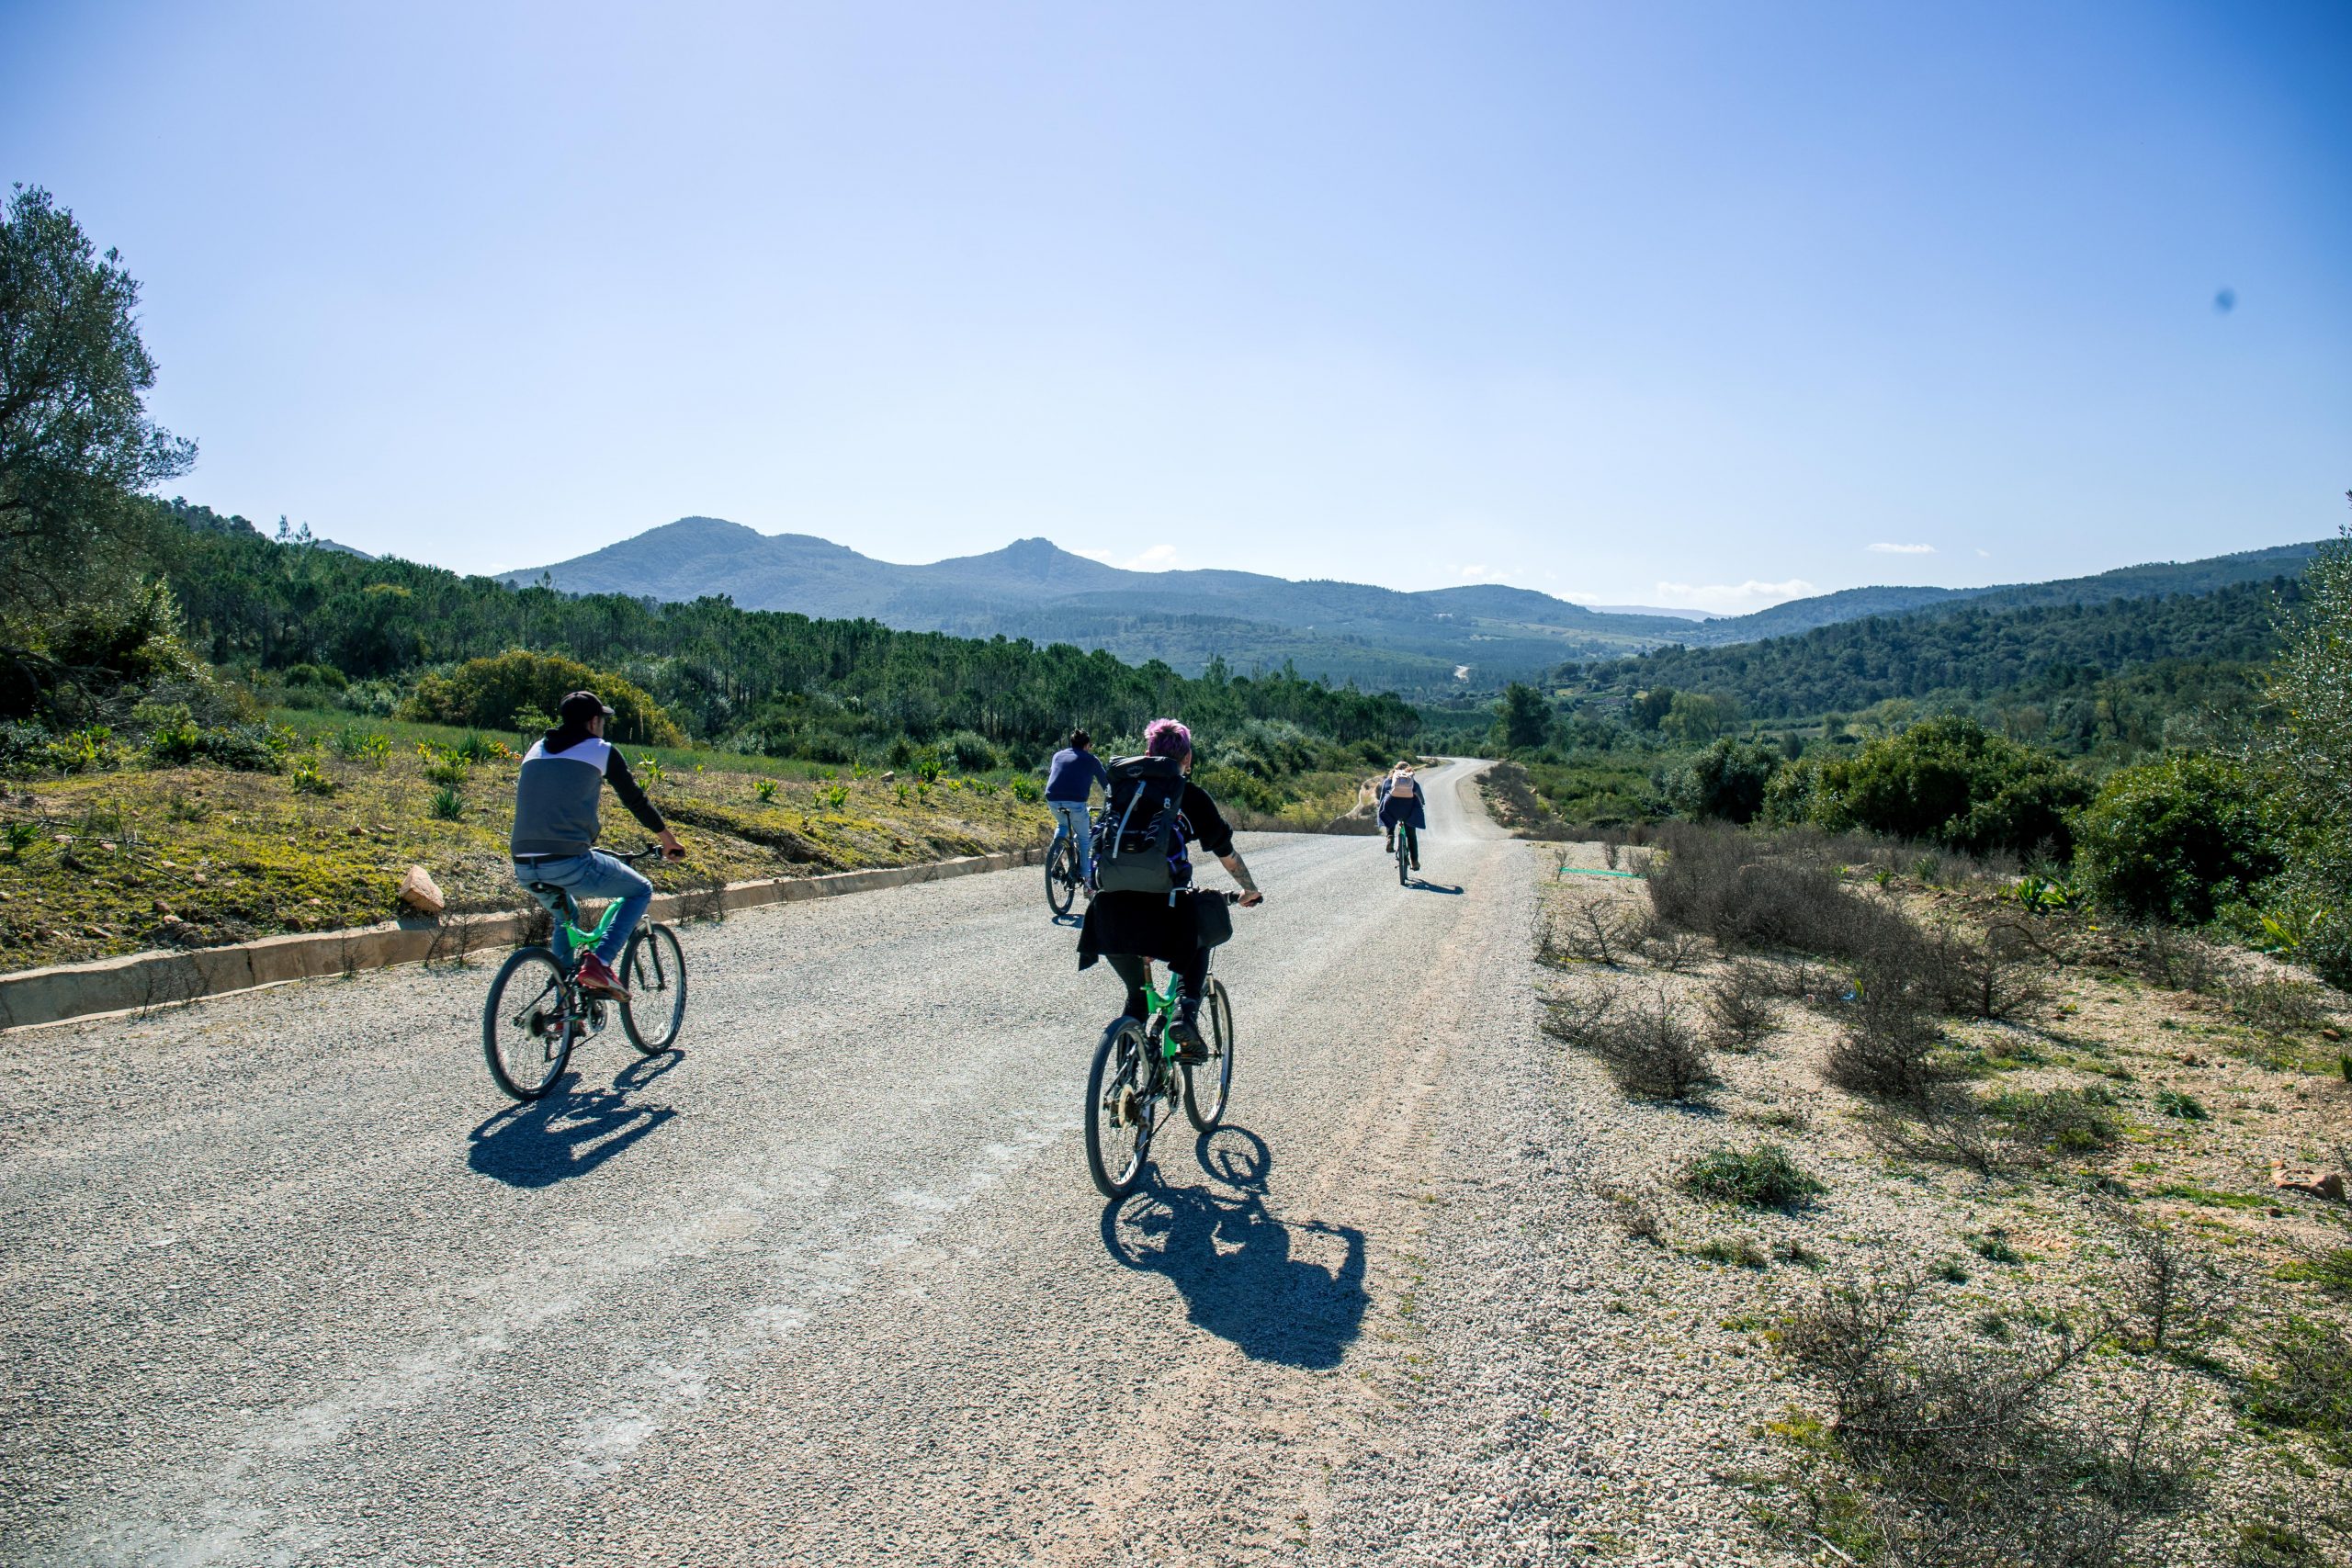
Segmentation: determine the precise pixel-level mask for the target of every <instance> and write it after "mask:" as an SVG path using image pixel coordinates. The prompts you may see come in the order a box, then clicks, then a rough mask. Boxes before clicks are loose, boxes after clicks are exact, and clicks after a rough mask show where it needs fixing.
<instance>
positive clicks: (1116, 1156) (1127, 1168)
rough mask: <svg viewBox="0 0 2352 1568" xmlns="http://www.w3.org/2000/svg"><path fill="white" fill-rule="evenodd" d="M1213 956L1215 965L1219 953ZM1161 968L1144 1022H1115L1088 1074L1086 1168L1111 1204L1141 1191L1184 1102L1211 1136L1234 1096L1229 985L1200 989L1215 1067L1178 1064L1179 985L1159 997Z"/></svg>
mask: <svg viewBox="0 0 2352 1568" xmlns="http://www.w3.org/2000/svg"><path fill="white" fill-rule="evenodd" d="M1219 897H1223V898H1224V899H1225V901H1226V902H1227V903H1228V904H1238V903H1239V902H1240V901H1241V895H1239V894H1238V893H1226V894H1222V895H1219ZM1210 952H1211V954H1212V961H1214V954H1215V952H1216V950H1215V949H1214V948H1212V949H1211V950H1210ZM1158 967H1159V966H1158V965H1157V964H1148V965H1147V966H1146V968H1145V971H1144V1017H1143V1018H1142V1019H1141V1020H1140V1021H1138V1020H1136V1019H1132V1018H1127V1017H1125V1016H1124V1015H1123V1016H1121V1017H1119V1018H1115V1019H1114V1020H1112V1021H1111V1023H1110V1025H1109V1026H1108V1027H1107V1028H1105V1029H1104V1030H1103V1038H1102V1040H1101V1041H1100V1042H1099V1043H1097V1044H1096V1045H1095V1047H1094V1062H1093V1065H1092V1066H1091V1067H1089V1068H1088V1069H1087V1074H1086V1168H1087V1172H1088V1174H1089V1175H1091V1176H1092V1177H1093V1178H1094V1185H1095V1188H1096V1190H1099V1191H1100V1192H1101V1193H1102V1194H1103V1196H1104V1197H1105V1198H1124V1197H1125V1196H1126V1195H1127V1194H1128V1193H1130V1192H1132V1191H1134V1190H1135V1186H1136V1179H1137V1178H1139V1177H1140V1176H1141V1175H1142V1174H1143V1165H1144V1161H1145V1159H1146V1158H1147V1157H1148V1156H1149V1155H1150V1153H1151V1139H1152V1134H1154V1133H1156V1132H1158V1131H1159V1126H1160V1124H1161V1123H1162V1122H1165V1121H1166V1120H1167V1119H1168V1118H1169V1117H1170V1116H1171V1115H1173V1114H1174V1112H1175V1109H1176V1102H1177V1100H1179V1099H1181V1100H1183V1102H1184V1114H1185V1115H1186V1116H1187V1117H1188V1118H1190V1119H1191V1121H1192V1123H1193V1127H1194V1128H1195V1129H1196V1130H1198V1131H1200V1132H1203V1133H1209V1132H1214V1131H1216V1126H1217V1123H1218V1122H1221V1121H1223V1120H1224V1118H1225V1105H1226V1100H1227V1096H1228V1095H1229V1094H1231V1092H1232V1089H1233V998H1231V997H1229V996H1228V995H1227V993H1226V989H1225V986H1224V984H1223V982H1221V981H1219V980H1218V979H1217V978H1216V976H1208V978H1207V979H1205V980H1204V982H1203V983H1202V986H1201V1011H1200V1027H1201V1037H1202V1042H1203V1043H1204V1044H1205V1045H1206V1046H1207V1047H1208V1053H1209V1059H1208V1060H1207V1061H1205V1062H1179V1061H1178V1060H1177V1057H1176V1052H1177V1046H1176V1042H1175V1041H1173V1040H1171V1039H1170V1038H1169V1037H1168V1026H1169V1025H1170V1023H1172V1022H1174V1021H1175V1019H1176V977H1175V976H1173V975H1170V976H1169V979H1168V987H1167V989H1165V990H1162V989H1160V988H1159V987H1157V986H1155V985H1153V984H1152V983H1151V977H1152V976H1153V975H1154V974H1155V973H1156V972H1157V969H1158ZM1179 1067H1182V1069H1183V1070H1182V1072H1181V1073H1180V1072H1178V1071H1177V1069H1178V1068H1179Z"/></svg>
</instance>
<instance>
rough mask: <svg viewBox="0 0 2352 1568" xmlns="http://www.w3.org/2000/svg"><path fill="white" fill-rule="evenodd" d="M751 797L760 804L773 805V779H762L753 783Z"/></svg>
mask: <svg viewBox="0 0 2352 1568" xmlns="http://www.w3.org/2000/svg"><path fill="white" fill-rule="evenodd" d="M752 798H753V799H754V800H757V801H758V802H759V803H760V804H761V805H762V806H773V805H775V780H774V779H762V780H761V781H760V782H759V783H757V784H753V785H752Z"/></svg>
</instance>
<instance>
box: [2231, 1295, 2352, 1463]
mask: <svg viewBox="0 0 2352 1568" xmlns="http://www.w3.org/2000/svg"><path fill="white" fill-rule="evenodd" d="M2262 1359H2263V1360H2264V1362H2265V1363H2266V1365H2265V1366H2264V1367H2263V1369H2262V1371H2260V1372H2259V1373H2257V1374H2256V1376H2255V1377H2254V1378H2252V1379H2251V1380H2249V1381H2248V1382H2247V1383H2246V1386H2245V1393H2243V1394H2242V1395H2241V1396H2240V1400H2239V1408H2240V1409H2241V1410H2243V1411H2244V1412H2245V1415H2246V1416H2247V1417H2248V1418H2250V1419H2252V1420H2254V1421H2256V1422H2259V1423H2260V1424H2262V1425H2264V1426H2267V1427H2292V1428H2295V1429H2298V1430H2301V1431H2304V1432H2308V1433H2310V1434H2311V1436H2312V1438H2314V1439H2316V1440H2317V1441H2318V1442H2319V1444H2320V1446H2321V1447H2322V1448H2324V1450H2327V1452H2328V1454H2329V1455H2330V1457H2332V1458H2333V1459H2335V1461H2336V1462H2337V1463H2339V1464H2352V1340H2347V1339H2346V1337H2345V1334H2344V1331H2343V1330H2342V1329H2341V1328H2338V1327H2336V1326H2335V1325H2333V1324H2328V1323H2322V1322H2317V1321H2315V1320H2313V1319H2311V1318H2307V1317H2299V1316H2298V1317H2290V1318H2288V1319H2287V1320H2286V1322H2285V1323H2284V1324H2283V1325H2280V1326H2279V1327H2278V1329H2277V1330H2276V1331H2275V1332H2274V1333H2272V1334H2271V1336H2270V1337H2269V1339H2268V1341H2267V1343H2266V1344H2265V1345H2263V1347H2262Z"/></svg>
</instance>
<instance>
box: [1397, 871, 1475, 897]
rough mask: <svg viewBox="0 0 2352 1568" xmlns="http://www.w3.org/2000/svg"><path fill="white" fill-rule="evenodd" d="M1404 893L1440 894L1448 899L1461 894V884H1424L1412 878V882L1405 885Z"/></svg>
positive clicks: (1416, 878) (1417, 878)
mask: <svg viewBox="0 0 2352 1568" xmlns="http://www.w3.org/2000/svg"><path fill="white" fill-rule="evenodd" d="M1405 891H1406V892H1408V893H1442V894H1445V895H1446V896H1447V897H1460V896H1461V893H1462V884H1460V883H1458V882H1453V883H1445V882H1424V881H1422V880H1421V879H1420V878H1419V877H1418V876H1417V877H1415V878H1413V880H1412V881H1410V882H1408V883H1407V884H1405Z"/></svg>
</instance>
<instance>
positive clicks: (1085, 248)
mask: <svg viewBox="0 0 2352 1568" xmlns="http://www.w3.org/2000/svg"><path fill="white" fill-rule="evenodd" d="M0 48H5V49H6V51H7V53H8V54H9V56H10V57H11V58H12V59H15V60H16V61H17V62H18V69H17V72H15V73H13V77H12V92H11V94H10V95H9V96H7V98H6V100H5V101H4V102H0V147H5V148H6V151H7V159H6V171H7V177H8V178H10V179H12V180H20V181H23V182H26V183H28V184H38V185H40V186H46V187H47V188H48V189H50V190H51V192H52V193H54V195H55V197H57V199H58V200H59V201H60V202H61V203H62V205H64V206H66V207H69V208H71V209H73V210H74V212H75V213H76V214H77V216H78V217H79V218H80V220H82V222H83V224H84V226H85V229H86V230H87V231H88V232H89V233H90V234H91V236H92V237H93V239H94V240H95V241H96V243H97V244H98V245H99V246H100V247H101V248H104V247H107V246H116V247H119V249H120V251H121V253H122V255H123V259H124V261H125V264H126V265H128V266H129V268H130V271H131V272H132V273H133V274H134V276H138V277H139V278H140V279H141V282H142V283H143V284H144V286H145V294H144V299H143V302H142V310H141V321H142V330H143V332H144V333H145V336H146V340H147V342H148V344H149V346H150V347H151V349H152V350H153V353H154V355H155V356H156V358H157V359H158V361H159V362H160V365H161V380H160V383H159V386H158V388H157V390H156V394H155V398H154V401H153V408H154V412H156V414H157V415H158V417H159V418H160V419H161V420H162V421H163V422H164V423H165V424H167V425H169V426H170V427H171V428H172V429H173V430H175V432H177V433H180V434H187V435H189V436H193V437H195V438H196V439H197V440H198V442H199V443H200V444H201V446H202V458H201V461H200V463H199V465H198V468H197V469H196V471H195V472H194V473H193V474H191V475H190V476H189V477H188V478H187V479H186V480H184V481H182V482H180V483H179V484H176V485H175V486H174V487H173V488H174V489H175V490H176V491H179V492H180V493H184V494H186V495H187V497H188V498H189V499H191V500H194V501H198V502H204V503H206V504H209V505H212V506H214V507H217V508H219V509H220V510H221V511H224V512H234V513H243V514H244V515H246V516H248V517H251V518H253V519H254V521H255V522H256V523H260V524H263V525H274V524H275V521H276V519H277V517H278V516H279V515H280V514H284V515H287V516H288V517H289V518H291V519H292V520H293V521H294V522H296V523H298V524H300V523H307V524H308V525H311V527H312V528H313V529H315V530H316V531H317V532H318V533H320V534H321V535H323V536H329V537H333V538H334V539H337V540H339V541H342V542H344V543H346V544H349V545H351V546H353V547H356V548H360V549H364V550H368V551H370V552H371V553H387V552H390V553H398V554H401V555H406V556H410V557H413V558H418V559H424V560H432V561H435V562H438V563H440V564H444V565H448V566H452V567H456V568H458V569H459V570H476V571H479V570H491V569H492V568H503V569H512V568H515V567H516V566H532V565H538V564H543V563H546V562H548V561H553V560H559V559H563V558H570V557H573V556H577V555H581V554H583V553H586V552H588V551H590V550H593V549H594V548H596V547H600V546H603V545H606V544H610V543H613V542H615V541H616V540H619V539H621V538H625V537H628V536H632V535H635V534H638V533H640V532H642V531H644V530H645V529H646V528H648V527H650V526H655V525H658V524H659V523H661V522H664V521H668V520H671V519H674V518H676V517H680V516H684V515H694V514H705V515H713V516H720V517H727V518H730V519H732V520H735V521H738V522H741V523H743V524H745V525H750V526H752V527H754V528H757V529H758V530H760V531H761V532H763V533H786V532H789V533H803V534H812V535H816V536H821V537H824V538H828V539H831V540H833V541H835V542H837V543H840V544H843V545H847V546H849V547H852V548H854V549H857V550H859V551H860V552H861V553H864V554H866V555H869V556H873V557H876V558H880V559H886V560H895V561H908V562H913V561H922V560H934V559H940V558H949V557H955V556H961V555H971V554H978V553H985V552H986V551H989V550H992V549H995V548H998V547H1001V546H1002V545H1004V544H1006V543H1008V542H1010V541H1011V540H1012V539H1015V538H1021V537H1028V536H1045V537H1048V538H1051V539H1053V540H1054V541H1055V542H1056V543H1057V544H1059V545H1060V546H1061V547H1064V548H1067V549H1070V550H1072V551H1074V552H1078V553H1082V554H1087V555H1090V556H1092V557H1094V558H1100V559H1107V560H1111V561H1114V562H1115V563H1117V564H1120V565H1142V566H1146V567H1148V566H1155V565H1159V566H1180V567H1218V568H1228V569H1235V570H1252V571H1261V572H1265V573H1269V574H1272V575H1275V576H1282V577H1288V578H1294V579H1295V578H1306V577H1323V578H1338V579H1344V580H1348V581H1365V582H1376V583H1382V584H1385V585H1387V586H1391V587H1398V588H1430V587H1438V586H1444V585H1448V584H1460V583H1464V582H1477V581H1506V582H1510V583H1512V584H1515V585H1518V586H1522V587H1529V588H1535V589H1539V590H1542V591H1544V592H1550V593H1554V594H1557V595H1559V596H1561V597H1564V598H1569V599H1572V600H1575V601H1577V602H1579V603H1595V602H1598V603H1606V604H1648V605H1657V606H1660V607H1667V608H1704V609H1710V610H1714V611H1718V612H1723V613H1734V614H1736V613H1739V612H1743V611H1747V610H1752V609H1756V608H1760V607H1762V606H1764V605H1766V604H1770V603H1774V602H1777V601H1779V600H1782V599H1787V598H1792V597H1800V596H1804V595H1805V594H1810V593H1815V592H1833V591H1836V590H1838V589H1841V588H1847V587H1853V586H1860V585H1865V584H1872V583H1891V584H1903V583H1929V582H1932V583H1935V584H1938V585H1940V586H1948V587H1973V586H1980V585H1983V584H1985V583H1989V582H2017V581H2041V580H2046V579H2050V578H2056V577H2072V576H2079V575H2086V574H2088V573H2092V572H2097V571H2100V570H2108V569H2109V568H2112V567H2116V566H2122V565H2128V564H2133V563H2136V562H2140V561H2146V560H2154V559H2189V558H2201V557H2208V556H2213V555H2220V554H2226V553H2230V552H2233V551H2236V550H2243V549H2248V548H2255V547H2262V546H2267V545H2274V544H2282V543H2288V542H2291V541H2300V540H2307V539H2312V538H2317V537H2321V536H2325V535H2327V534H2329V533H2332V532H2333V531H2334V529H2335V526H2336V525H2337V523H2338V521H2339V520H2340V519H2341V518H2342V517H2343V516H2344V515H2345V513H2344V502H2343V491H2345V489H2346V485H2347V484H2352V356H2348V355H2346V354H2345V353H2344V352H2343V349H2344V347H2345V345H2346V344H2348V343H2352V269H2347V268H2346V267H2345V266H2344V265H2343V260H2342V258H2343V257H2344V256H2346V255H2347V254H2352V200H2347V198H2346V195H2345V193H2346V192H2347V191H2352V116H2347V115H2346V114H2345V113H2344V112H2343V109H2342V102H2341V84H2342V82H2343V81H2344V80H2345V79H2346V77H2347V76H2352V8H2347V7H2346V6H2342V5H2338V4H2329V3H2324V0H2321V3H2302V4H2296V3H2286V4H2279V5H2275V6H2263V7H2260V8H2246V7H2232V6H2219V5H2195V4H2179V3H2159V4H2122V3H2109V0H2097V3H2090V4H2083V5H2077V6H2068V7H2066V8H2064V10H2063V11H2055V10H2052V9H2051V8H2048V7H2039V6H1932V7H1931V6H1921V7H1902V8H1888V7H1883V6H1867V5H1859V4H1856V5H1830V4H1822V5H1808V6H1794V7H1781V8H1775V9H1771V10H1769V11H1768V10H1763V9H1759V8H1756V7H1752V6H1739V5H1732V4H1691V5H1684V6H1672V7H1654V8H1644V9H1642V10H1640V11H1630V10H1627V9H1625V8H1623V7H1607V6H1565V5H1564V6H1552V5H1523V6H1512V5H1472V6H1461V7H1449V8H1446V9H1444V10H1442V11H1430V10H1427V9H1423V8H1418V7H1409V6H1397V5H1349V6H1340V5H1337V4H1300V5H1296V6H1286V7H1283V8H1280V9H1268V8H1261V7H1248V6H1232V5H1209V6H1195V7H1190V8H1187V9H1185V10H1184V11H1183V12H1182V13H1181V14H1178V13H1150V12H1145V11H1136V10H1120V11H1105V10H1100V9H1096V8H1091V7H1079V6H1046V5H1027V6H1019V5H1016V6H1003V7H991V8H989V9H988V10H985V11H980V10H974V9H971V8H967V7H958V6H890V7H864V8H857V9H854V10H843V9H840V8H832V7H819V6H776V7H770V6H736V5H717V6H695V7H688V8H684V9H673V10H670V11H665V12H664V13H663V14H662V16H660V17H644V16H638V15H634V14H631V13H628V12H625V11H618V10H610V11H582V10H580V9H578V8H575V7H560V6H552V5H538V4H533V5H507V6H450V5H422V6H412V7H404V8H401V9H400V10H398V11H390V10H387V11H381V12H365V11H361V10H358V9H355V8H334V9H331V10H322V9H317V8H311V7H302V6H292V5H231V6H221V7H213V8H208V9H207V10H205V11H203V12H201V13H198V12H195V11H191V10H187V9H185V8H180V7H173V6H164V5H160V4H152V3H130V4H115V5H97V6H81V7H58V8H40V9H37V8H34V7H29V6H17V7H11V8H9V9H8V10H7V11H6V13H5V14H0Z"/></svg>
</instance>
